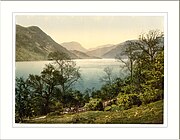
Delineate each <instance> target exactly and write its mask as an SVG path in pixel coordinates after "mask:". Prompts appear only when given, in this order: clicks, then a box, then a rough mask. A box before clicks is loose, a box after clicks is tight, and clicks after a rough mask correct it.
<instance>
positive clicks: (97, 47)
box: [88, 44, 114, 51]
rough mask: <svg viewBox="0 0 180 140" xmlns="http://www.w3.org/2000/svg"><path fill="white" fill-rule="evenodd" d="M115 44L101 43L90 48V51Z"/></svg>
mask: <svg viewBox="0 0 180 140" xmlns="http://www.w3.org/2000/svg"><path fill="white" fill-rule="evenodd" d="M113 45H114V44H105V45H100V46H97V47H95V48H89V49H88V51H93V50H97V49H99V48H106V47H111V46H113Z"/></svg>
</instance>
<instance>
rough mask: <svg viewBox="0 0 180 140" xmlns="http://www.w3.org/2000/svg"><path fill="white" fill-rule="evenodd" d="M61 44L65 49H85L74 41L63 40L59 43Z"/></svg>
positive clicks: (84, 50) (82, 50)
mask: <svg viewBox="0 0 180 140" xmlns="http://www.w3.org/2000/svg"><path fill="white" fill-rule="evenodd" d="M61 45H62V46H63V47H65V48H66V49H67V50H77V51H81V52H86V51H87V50H86V49H85V48H84V47H83V46H82V45H81V44H80V43H79V42H76V41H71V42H63V43H61Z"/></svg>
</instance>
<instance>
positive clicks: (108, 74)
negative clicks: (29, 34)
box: [100, 67, 113, 85]
mask: <svg viewBox="0 0 180 140" xmlns="http://www.w3.org/2000/svg"><path fill="white" fill-rule="evenodd" d="M112 70H113V69H112V68H110V67H105V68H104V72H105V75H104V76H103V77H102V78H100V81H102V82H105V83H106V84H109V85H111V84H112V81H113V77H112Z"/></svg>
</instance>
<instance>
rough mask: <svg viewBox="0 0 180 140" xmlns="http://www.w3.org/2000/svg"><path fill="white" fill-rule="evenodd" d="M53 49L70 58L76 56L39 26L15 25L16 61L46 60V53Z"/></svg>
mask: <svg viewBox="0 0 180 140" xmlns="http://www.w3.org/2000/svg"><path fill="white" fill-rule="evenodd" d="M53 51H59V52H63V53H66V54H68V55H69V56H70V57H71V58H77V56H76V55H74V54H73V53H71V52H70V51H68V50H67V49H66V48H64V47H62V46H61V45H60V44H58V43H56V42H55V41H54V40H53V39H52V38H51V37H50V36H48V35H47V34H46V33H45V32H43V31H42V30H41V29H40V28H39V27H37V26H30V27H22V26H20V25H16V61H34V60H47V59H48V57H47V56H48V54H49V53H50V52H53Z"/></svg>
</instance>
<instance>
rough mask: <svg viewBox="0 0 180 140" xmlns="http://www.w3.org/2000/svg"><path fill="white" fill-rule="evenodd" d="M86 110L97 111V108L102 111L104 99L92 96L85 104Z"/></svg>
mask: <svg viewBox="0 0 180 140" xmlns="http://www.w3.org/2000/svg"><path fill="white" fill-rule="evenodd" d="M84 107H85V108H86V110H89V111H90V110H91V111H96V110H99V111H102V110H103V104H102V101H101V99H98V98H95V99H94V98H91V99H90V101H89V103H86V104H85V106H84Z"/></svg>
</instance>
